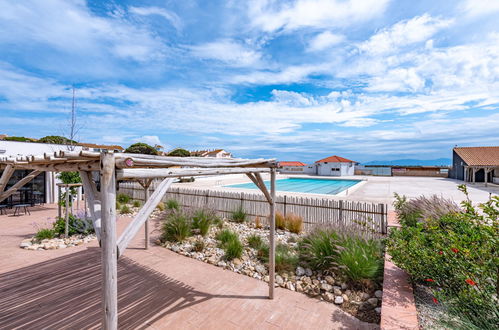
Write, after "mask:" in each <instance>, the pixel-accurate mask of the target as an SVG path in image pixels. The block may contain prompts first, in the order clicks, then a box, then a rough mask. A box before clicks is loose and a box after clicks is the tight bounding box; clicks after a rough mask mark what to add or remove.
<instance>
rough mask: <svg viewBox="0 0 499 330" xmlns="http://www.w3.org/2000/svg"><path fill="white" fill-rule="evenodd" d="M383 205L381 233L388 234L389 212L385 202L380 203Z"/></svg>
mask: <svg viewBox="0 0 499 330" xmlns="http://www.w3.org/2000/svg"><path fill="white" fill-rule="evenodd" d="M380 206H381V233H382V234H386V233H387V231H388V230H387V227H388V214H387V212H386V211H385V204H380Z"/></svg>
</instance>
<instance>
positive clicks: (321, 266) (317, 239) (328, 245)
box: [298, 229, 340, 272]
mask: <svg viewBox="0 0 499 330" xmlns="http://www.w3.org/2000/svg"><path fill="white" fill-rule="evenodd" d="M339 239H340V237H339V235H338V234H337V233H336V232H335V231H333V230H332V229H316V230H314V231H313V232H311V233H310V234H308V235H307V236H305V237H304V238H303V239H302V240H301V241H299V242H298V253H299V257H300V261H301V262H302V263H304V264H305V265H307V266H309V267H310V268H312V269H318V270H323V271H327V272H334V271H335V270H337V269H338V257H339V254H340V251H339V246H338V243H339Z"/></svg>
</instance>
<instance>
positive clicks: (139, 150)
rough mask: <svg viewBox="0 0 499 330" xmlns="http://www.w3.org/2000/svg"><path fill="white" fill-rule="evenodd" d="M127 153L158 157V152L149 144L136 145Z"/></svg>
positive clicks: (127, 150)
mask: <svg viewBox="0 0 499 330" xmlns="http://www.w3.org/2000/svg"><path fill="white" fill-rule="evenodd" d="M125 152H128V153H131V154H145V155H157V154H158V151H157V150H156V149H154V147H151V146H150V145H148V144H147V143H140V142H139V143H134V144H132V145H131V146H129V147H128V148H126V149H125Z"/></svg>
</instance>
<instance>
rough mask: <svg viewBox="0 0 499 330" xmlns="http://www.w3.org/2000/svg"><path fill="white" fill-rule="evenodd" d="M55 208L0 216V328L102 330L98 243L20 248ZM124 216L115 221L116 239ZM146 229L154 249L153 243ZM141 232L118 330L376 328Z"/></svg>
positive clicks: (122, 269) (123, 280)
mask: <svg viewBox="0 0 499 330" xmlns="http://www.w3.org/2000/svg"><path fill="white" fill-rule="evenodd" d="M56 214H57V208H56V206H53V205H49V206H37V207H34V208H32V209H31V215H22V216H12V214H11V213H9V214H8V215H1V216H0V235H1V239H0V258H1V260H2V265H1V267H0V328H27V329H29V328H37V329H40V328H72V329H75V328H77V329H90V328H99V327H100V325H101V296H100V290H101V274H100V272H101V264H100V261H101V258H100V249H99V248H98V245H97V242H96V241H93V242H92V243H90V244H88V245H84V246H77V247H71V248H67V249H58V250H47V251H45V250H44V251H29V250H24V249H20V248H19V243H20V242H21V241H22V240H23V239H24V238H29V237H31V236H32V235H33V234H34V233H35V232H36V228H35V224H38V225H39V226H42V227H43V226H44V225H45V226H47V225H46V224H47V223H48V222H49V219H53V218H54V217H55V216H56ZM130 220H131V219H130V218H127V217H118V220H117V228H118V233H121V232H122V231H123V230H124V228H125V227H126V225H127V224H128V223H129V222H130ZM156 226H157V224H155V225H152V226H150V228H151V234H150V237H151V241H154V240H155V239H156V237H157V235H158V232H157V231H156V230H155V227H156ZM143 246H144V241H143V230H142V231H139V234H138V235H137V236H136V237H135V238H134V240H133V241H132V243H131V245H130V246H129V248H128V249H127V250H126V252H125V254H124V257H122V258H120V259H119V261H118V306H119V319H118V322H119V328H120V329H137V328H139V329H145V328H150V329H165V328H175V329H178V328H181V329H194V328H201V327H202V328H204V329H220V328H223V329H232V328H244V329H269V328H281V329H288V328H289V329H291V328H293V329H297V328H298V329H301V328H302V329H305V328H306V329H375V328H378V326H376V325H372V324H367V323H363V322H361V321H359V320H357V319H356V318H354V317H353V316H350V315H349V314H347V313H345V312H343V311H342V310H341V309H340V308H338V307H336V306H335V305H333V304H329V303H325V302H321V301H319V300H317V299H312V298H309V297H307V296H305V295H304V294H300V293H297V292H292V291H290V290H286V289H281V288H276V292H275V299H274V300H269V299H268V298H267V293H268V286H267V283H265V282H263V281H259V280H256V279H253V278H250V277H247V276H243V275H239V274H236V273H233V272H231V271H228V270H223V269H221V268H219V267H216V266H212V265H209V264H206V263H202V262H200V261H197V260H194V259H191V258H187V257H184V256H181V255H179V254H176V253H174V252H171V251H169V250H167V249H165V248H162V247H159V246H156V245H152V246H151V247H150V249H149V250H145V249H144V248H143Z"/></svg>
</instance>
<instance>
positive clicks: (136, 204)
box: [132, 200, 142, 207]
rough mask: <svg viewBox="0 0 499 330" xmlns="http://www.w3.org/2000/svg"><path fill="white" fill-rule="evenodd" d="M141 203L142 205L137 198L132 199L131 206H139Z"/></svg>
mask: <svg viewBox="0 0 499 330" xmlns="http://www.w3.org/2000/svg"><path fill="white" fill-rule="evenodd" d="M141 205H142V203H141V202H140V201H138V200H134V201H133V202H132V206H133V207H140V206H141Z"/></svg>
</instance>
